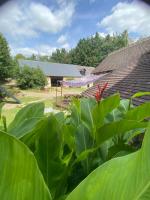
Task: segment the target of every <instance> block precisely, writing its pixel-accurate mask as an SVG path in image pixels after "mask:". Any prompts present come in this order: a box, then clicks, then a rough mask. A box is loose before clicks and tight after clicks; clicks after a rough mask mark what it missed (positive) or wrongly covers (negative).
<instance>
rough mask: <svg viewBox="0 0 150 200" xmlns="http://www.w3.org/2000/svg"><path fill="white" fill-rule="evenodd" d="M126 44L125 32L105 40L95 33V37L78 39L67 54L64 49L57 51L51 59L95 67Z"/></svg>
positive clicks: (126, 36) (107, 37) (126, 35)
mask: <svg viewBox="0 0 150 200" xmlns="http://www.w3.org/2000/svg"><path fill="white" fill-rule="evenodd" d="M127 44H128V33H127V31H124V32H123V33H122V34H120V35H113V36H110V35H107V36H106V37H105V38H103V37H101V36H100V35H99V34H98V33H96V34H95V36H92V37H89V38H86V39H85V38H83V39H80V40H79V42H78V44H77V46H76V47H75V48H74V49H71V50H70V51H69V52H67V51H66V50H65V49H61V50H59V49H57V50H56V52H54V53H53V54H52V57H51V59H52V60H53V61H54V62H59V63H70V64H78V65H82V66H92V67H96V66H97V65H98V64H99V63H100V62H101V61H102V60H103V59H104V58H105V57H106V56H107V55H108V54H109V53H111V52H113V51H114V50H117V49H120V48H122V47H125V46H127Z"/></svg>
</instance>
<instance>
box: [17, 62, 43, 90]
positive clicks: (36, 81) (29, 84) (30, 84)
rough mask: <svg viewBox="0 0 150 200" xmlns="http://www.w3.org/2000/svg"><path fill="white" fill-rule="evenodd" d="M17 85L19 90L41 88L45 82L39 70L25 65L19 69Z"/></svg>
mask: <svg viewBox="0 0 150 200" xmlns="http://www.w3.org/2000/svg"><path fill="white" fill-rule="evenodd" d="M17 83H18V86H19V87H20V88H21V89H28V88H43V87H44V86H45V85H46V84H47V80H46V77H45V75H44V73H43V71H42V70H41V69H40V68H31V67H29V66H27V65H26V66H24V67H22V68H20V72H19V76H18V79H17Z"/></svg>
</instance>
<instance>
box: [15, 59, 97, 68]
mask: <svg viewBox="0 0 150 200" xmlns="http://www.w3.org/2000/svg"><path fill="white" fill-rule="evenodd" d="M18 60H20V61H31V62H41V63H47V64H59V65H72V66H74V67H83V68H86V67H87V68H94V67H90V66H82V65H76V64H67V63H56V62H49V61H41V60H29V59H18Z"/></svg>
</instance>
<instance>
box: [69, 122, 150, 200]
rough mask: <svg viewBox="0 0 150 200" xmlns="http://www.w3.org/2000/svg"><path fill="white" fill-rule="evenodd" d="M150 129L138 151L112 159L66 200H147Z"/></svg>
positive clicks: (149, 170)
mask: <svg viewBox="0 0 150 200" xmlns="http://www.w3.org/2000/svg"><path fill="white" fill-rule="evenodd" d="M149 155H150V125H149V127H148V129H147V132H146V134H145V138H144V142H143V145H142V148H141V150H139V151H137V152H135V153H132V154H129V155H127V156H123V157H118V158H115V159H112V160H110V161H108V162H106V163H105V164H103V165H102V166H100V167H99V168H97V169H96V170H95V171H93V172H92V173H91V174H90V175H89V176H88V177H87V178H86V179H85V180H84V181H83V182H81V184H79V186H78V187H77V188H76V189H75V190H74V191H73V192H72V193H71V194H70V195H69V196H68V197H67V200H77V199H84V200H108V199H111V200H127V199H129V200H146V199H147V200H148V199H150V159H149Z"/></svg>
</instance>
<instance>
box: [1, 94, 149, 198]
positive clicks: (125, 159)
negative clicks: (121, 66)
mask: <svg viewBox="0 0 150 200" xmlns="http://www.w3.org/2000/svg"><path fill="white" fill-rule="evenodd" d="M135 96H136V95H135ZM133 98H134V97H133ZM2 117H3V116H2ZM149 117H150V102H147V103H144V104H142V105H140V106H138V107H134V106H133V105H132V103H131V102H130V100H120V96H119V94H114V95H112V96H110V97H108V98H106V99H101V101H99V102H97V101H96V100H95V99H87V98H82V99H81V100H78V99H74V100H73V101H72V104H71V106H70V108H69V111H68V114H67V115H65V114H64V113H62V112H59V113H57V114H49V115H44V106H43V104H42V103H36V104H31V105H28V106H26V107H24V108H23V109H22V110H21V111H20V112H18V114H17V115H16V117H15V119H14V120H13V121H12V123H11V124H10V125H9V126H8V127H7V121H6V123H2V127H0V129H1V130H2V132H3V134H2V135H4V136H5V135H6V136H7V138H8V140H11V138H13V140H14V141H15V145H17V144H19V145H21V146H22V148H23V153H22V150H20V151H19V155H20V156H21V154H23V155H22V157H23V158H24V160H25V158H26V157H27V160H28V154H31V155H32V158H34V161H31V162H32V163H33V162H35V159H36V161H37V163H38V171H39V170H40V173H42V175H43V177H44V181H45V183H43V181H42V182H41V185H40V186H39V190H42V193H41V195H44V194H45V190H46V189H45V184H46V185H47V186H48V188H49V191H50V193H51V196H52V199H54V200H60V199H66V198H67V196H68V194H69V193H70V192H72V191H73V190H74V189H75V188H76V187H77V186H78V184H79V186H78V187H77V188H76V189H75V190H74V191H73V192H72V193H71V194H70V195H69V197H68V199H69V200H70V199H92V200H96V199H100V198H101V199H110V196H111V198H112V199H120V197H121V195H122V199H126V196H125V195H128V196H127V197H128V199H134V197H137V194H139V191H146V189H147V188H148V187H147V188H145V190H144V186H145V185H148V183H149V180H150V178H149V175H148V176H146V173H147V171H148V170H149V167H150V164H149V161H148V155H149V152H148V151H149V138H150V137H149V135H148V133H146V136H145V137H146V138H145V140H144V144H143V146H142V149H141V150H140V151H137V144H136V142H133V138H134V137H135V136H137V134H141V133H144V132H145V130H146V129H147V126H148V121H147V119H148V118H149ZM149 129H150V128H149ZM4 131H5V132H7V133H4ZM7 134H8V135H7ZM3 140H4V138H3V137H0V149H1V148H4V147H3V146H4V145H3ZM134 141H135V140H134ZM4 144H5V142H4ZM5 146H6V150H5V152H7V151H9V148H11V149H13V148H12V146H11V142H8V144H7V145H5ZM16 148H17V147H16ZM17 150H18V149H17ZM31 152H32V153H31ZM133 152H134V153H133ZM9 155H10V157H11V158H10V157H8V161H7V162H9V160H10V163H11V159H15V158H14V157H15V156H16V154H15V152H14V151H11V154H9ZM33 155H34V156H33ZM126 155H127V156H126ZM114 157H115V159H113V158H114ZM5 160H6V159H5ZM21 162H22V163H23V165H25V170H26V169H28V166H27V165H30V162H27V163H24V162H23V161H22V160H21V159H20V162H19V163H18V166H20V163H21ZM1 163H2V165H3V164H4V163H5V161H4V160H2V161H1ZM31 165H32V164H31ZM34 166H35V165H34ZM137 166H139V167H137ZM6 169H7V168H6ZM17 169H18V168H17ZM23 170H24V168H23ZM35 170H37V168H36V169H35V168H34V167H33V168H31V170H30V171H29V174H28V173H27V171H25V174H26V175H27V180H26V181H27V182H24V187H25V188H26V187H27V183H28V180H30V178H31V176H30V175H32V176H33V175H34V174H35V173H33V172H35ZM93 170H95V171H94V172H93ZM30 172H31V173H30ZM0 173H1V171H0ZM37 174H38V175H37V177H36V178H38V177H39V176H40V175H39V172H38V173H37ZM7 176H9V172H7V170H6V172H5V173H3V176H2V177H3V179H4V180H5V179H6V180H7ZM19 176H20V177H21V178H20V179H16V180H15V181H16V182H15V184H16V187H17V188H19V186H18V185H19V183H20V182H21V181H22V174H21V175H20V173H19ZM28 176H29V177H28ZM87 176H88V177H87ZM10 177H11V176H10ZM14 177H15V175H14ZM86 177H87V178H86ZM83 179H85V180H84V181H83ZM139 179H140V180H142V181H140V180H139ZM34 180H35V177H34ZM38 180H39V178H38ZM116 180H118V181H116ZM32 181H33V180H32ZM40 181H41V179H40ZM130 181H131V183H130ZM81 182H82V183H81ZM80 183H81V184H80ZM135 183H136V184H135ZM37 184H38V183H37V182H33V183H32V187H33V188H31V190H30V191H31V192H32V191H33V193H34V191H35V190H36V188H37ZM93 185H94V187H93ZM2 186H3V184H2ZM114 186H115V188H114ZM124 186H125V187H124ZM4 187H5V184H4ZM7 190H8V191H7V193H8V194H9V193H11V190H10V188H8V189H7ZM25 191H26V189H25ZM43 191H44V192H43ZM46 191H47V190H46ZM122 191H123V192H122ZM126 193H127V194H126ZM29 194H30V193H29ZM143 194H144V193H143ZM46 195H48V193H47V192H46ZM100 195H101V196H102V197H101V196H100ZM105 195H106V197H107V198H105ZM133 195H135V196H133ZM147 195H148V194H147ZM130 197H131V198H130ZM139 197H140V196H139ZM32 198H33V197H32V194H31V197H30V198H28V199H32ZM16 199H19V193H18V198H16ZM33 199H34V198H33ZM37 199H40V196H39V198H38V197H37ZM43 199H44V198H43ZM48 199H50V196H48ZM142 199H144V198H142Z"/></svg>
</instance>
